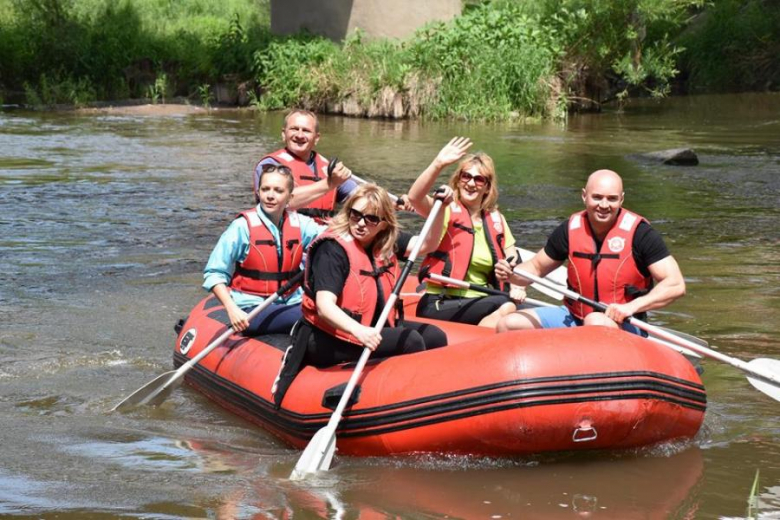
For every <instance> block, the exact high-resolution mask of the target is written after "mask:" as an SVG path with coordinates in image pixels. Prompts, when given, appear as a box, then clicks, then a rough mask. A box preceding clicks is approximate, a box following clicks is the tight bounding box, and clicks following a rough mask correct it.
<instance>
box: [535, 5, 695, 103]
mask: <svg viewBox="0 0 780 520" xmlns="http://www.w3.org/2000/svg"><path fill="white" fill-rule="evenodd" d="M702 3H703V0H540V1H539V3H538V5H537V8H538V11H539V12H540V16H541V17H542V23H543V24H544V25H547V26H549V27H550V28H552V29H553V30H554V31H555V32H556V33H557V34H559V35H560V37H561V45H562V46H563V49H564V56H565V57H564V60H563V64H562V68H563V69H570V70H577V71H584V70H585V69H587V72H585V73H584V74H587V75H589V76H591V78H594V79H596V80H598V79H600V78H605V77H608V76H610V75H613V74H614V75H617V77H618V80H619V82H622V83H623V85H624V86H625V88H637V87H640V88H642V89H645V90H647V91H648V92H649V93H650V94H651V95H654V96H661V95H664V94H665V93H666V92H668V90H669V81H670V80H671V79H672V78H674V77H675V76H676V75H677V72H678V71H677V69H676V66H675V64H676V56H677V55H678V54H679V53H680V52H681V49H680V48H679V47H676V46H674V45H672V44H671V36H670V35H673V34H676V32H677V31H679V30H680V27H681V26H682V25H683V24H684V23H685V21H686V19H687V16H688V11H689V9H690V8H693V7H697V6H700V5H702ZM588 80H589V78H579V81H580V82H586V81H588ZM626 94H627V91H624V93H623V94H622V96H625V95H626Z"/></svg>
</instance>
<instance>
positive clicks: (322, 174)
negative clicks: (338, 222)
mask: <svg viewBox="0 0 780 520" xmlns="http://www.w3.org/2000/svg"><path fill="white" fill-rule="evenodd" d="M269 158H270V159H273V160H275V161H276V162H278V163H279V164H281V165H283V166H287V167H288V168H290V169H291V170H292V173H293V177H294V178H295V186H296V187H300V186H307V185H309V184H314V183H315V182H317V181H319V180H322V179H326V178H327V177H328V161H327V159H325V157H323V156H322V155H320V154H318V153H316V152H314V164H315V166H316V168H315V169H316V172H312V170H311V168H309V165H308V164H307V163H306V161H303V160H301V159H299V158H298V156H297V155H295V154H292V153H290V152H288V151H287V149H286V148H281V149H279V150H276V151H275V152H272V153H270V154H268V155H266V156H265V157H263V158H262V159H261V160H260V162H263V161H264V160H266V159H269ZM260 162H258V163H257V164H258V165H259V164H260ZM255 169H257V166H255ZM336 196H337V190H330V191H328V193H326V194H325V195H323V196H322V197H320V198H319V199H317V200H315V201H313V202H310V203H309V204H307V205H306V207H305V208H302V209H299V210H298V212H299V213H301V214H302V215H307V216H309V217H312V218H316V219H318V221H320V222H322V220H323V219H326V218H329V217H332V216H333V215H334V209H335V208H336Z"/></svg>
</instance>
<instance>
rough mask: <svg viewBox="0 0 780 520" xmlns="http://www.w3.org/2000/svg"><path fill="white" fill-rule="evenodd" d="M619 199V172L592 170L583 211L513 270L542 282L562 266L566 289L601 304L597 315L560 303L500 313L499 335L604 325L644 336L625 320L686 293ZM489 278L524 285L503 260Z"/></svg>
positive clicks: (659, 248)
mask: <svg viewBox="0 0 780 520" xmlns="http://www.w3.org/2000/svg"><path fill="white" fill-rule="evenodd" d="M623 199H624V193H623V180H622V179H621V178H620V175H618V174H617V173H615V172H613V171H611V170H598V171H595V172H593V173H592V174H591V175H590V177H588V182H587V184H586V185H585V188H583V190H582V202H583V203H584V204H585V211H580V212H577V213H575V214H573V215H572V216H571V217H569V219H568V220H566V221H565V222H563V223H561V225H560V226H558V227H557V228H556V229H555V231H553V233H552V234H551V235H550V237H549V238H548V239H547V244H546V245H545V246H544V249H542V250H541V251H539V252H538V253H537V254H536V256H534V257H533V258H532V259H531V260H529V261H527V262H524V263H522V264H520V265H519V266H517V268H518V269H522V270H524V271H527V272H529V273H532V274H535V275H537V276H542V277H543V276H547V274H549V273H550V272H551V271H553V270H554V269H555V268H557V267H558V266H560V265H562V264H563V263H564V262H566V261H568V284H569V287H570V288H571V289H572V290H574V291H576V292H578V293H580V294H582V295H583V296H586V297H588V298H590V299H593V300H596V301H599V302H602V303H604V304H607V305H608V306H607V310H606V311H605V312H596V311H593V309H592V308H590V307H589V306H587V305H585V304H582V303H579V302H575V301H571V300H569V299H568V298H567V299H566V300H565V301H564V303H565V305H564V306H561V307H541V308H537V309H533V310H522V311H518V312H515V313H512V314H509V315H507V316H504V317H503V318H502V319H501V320H500V321H499V323H498V326H497V330H498V332H506V331H509V330H518V329H541V328H556V327H575V326H579V325H604V326H607V327H615V328H617V327H621V328H623V329H624V330H626V331H629V332H633V333H635V334H640V335H646V334H644V333H642V331H640V330H639V329H638V328H636V327H634V326H633V325H630V324H629V323H628V322H627V321H625V319H626V318H627V317H629V316H636V317H637V318H640V319H644V316H645V313H646V312H647V311H649V310H653V309H659V308H661V307H665V306H667V305H669V304H670V303H672V302H673V301H675V300H676V299H677V298H680V297H681V296H683V295H684V294H685V281H684V280H683V276H682V273H681V272H680V267H679V266H678V265H677V261H676V260H675V259H674V257H672V255H671V254H670V253H669V250H668V249H667V248H666V244H665V243H664V241H663V239H662V238H661V235H660V234H659V233H658V232H657V231H656V230H654V229H653V228H652V227H650V223H649V222H648V221H647V220H645V219H644V218H643V217H641V216H640V215H637V214H636V213H633V212H631V211H629V210H627V209H625V208H623ZM496 276H497V277H498V279H499V280H508V281H510V282H511V283H513V284H515V285H523V286H525V285H528V284H529V281H528V280H526V279H525V278H523V277H521V276H519V275H517V274H514V273H513V272H512V268H511V267H510V266H509V264H508V263H507V262H506V261H504V260H502V261H500V262H499V263H498V264H497V265H496Z"/></svg>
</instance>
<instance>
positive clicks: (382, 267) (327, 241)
mask: <svg viewBox="0 0 780 520" xmlns="http://www.w3.org/2000/svg"><path fill="white" fill-rule="evenodd" d="M442 197H443V198H444V199H445V200H451V199H452V193H451V192H445V193H444V194H443V195H442ZM441 226H442V219H441V218H438V219H436V220H435V221H434V222H433V224H432V227H431V232H430V233H429V234H428V237H427V238H426V237H413V236H412V235H411V234H409V233H406V232H402V231H400V230H399V225H398V222H397V220H396V213H395V208H394V205H393V203H392V201H391V200H390V197H389V196H388V194H387V192H386V191H385V190H384V189H382V188H380V187H378V186H377V185H375V184H364V185H361V186H360V187H359V188H358V189H357V190H356V191H355V193H354V194H353V195H352V197H350V198H349V199H348V200H347V202H346V204H345V205H344V206H343V207H342V208H341V211H339V213H338V214H337V215H336V216H335V217H334V218H333V220H332V222H331V224H330V226H329V228H328V230H327V232H326V233H324V234H323V235H322V236H320V237H319V238H318V239H317V240H316V241H315V242H314V243H313V244H312V246H311V248H310V249H309V252H308V260H307V264H308V265H307V267H306V276H305V282H304V297H303V304H302V307H303V317H304V320H303V322H302V323H301V325H300V328H299V330H298V331H297V336H296V349H300V350H299V352H302V351H303V350H304V349H305V354H304V355H303V363H304V364H307V365H314V366H318V367H325V366H331V365H335V364H337V363H343V362H345V361H354V360H357V359H358V358H359V357H360V354H361V351H362V347H368V348H370V349H371V350H372V351H374V355H375V356H376V357H387V356H392V355H397V354H407V353H411V352H419V351H422V350H426V349H431V348H436V347H442V346H444V345H445V344H446V342H447V337H446V335H445V334H444V332H443V331H442V330H441V329H439V328H438V327H436V326H434V325H425V324H422V323H416V322H412V321H407V320H404V321H400V319H399V317H398V316H397V315H396V312H395V310H393V311H392V312H391V313H390V316H389V318H388V320H387V324H386V325H385V327H384V328H383V329H382V331H381V333H379V332H376V331H375V330H374V328H373V325H374V324H375V323H376V322H377V320H378V319H379V316H380V314H381V312H382V309H383V308H384V305H385V301H386V299H387V297H388V296H390V293H391V292H392V289H393V286H394V284H395V281H396V279H397V277H398V275H399V274H400V271H401V269H400V266H399V265H398V264H399V260H398V256H404V255H406V254H409V253H410V252H411V250H412V248H413V246H414V241H415V240H425V242H423V245H422V247H421V252H423V253H424V252H428V251H432V250H433V248H435V247H436V243H437V241H438V235H439V234H440V233H441ZM299 345H300V346H299Z"/></svg>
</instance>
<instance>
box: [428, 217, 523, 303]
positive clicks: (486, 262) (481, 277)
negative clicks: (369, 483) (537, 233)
mask: <svg viewBox="0 0 780 520" xmlns="http://www.w3.org/2000/svg"><path fill="white" fill-rule="evenodd" d="M449 222H450V208H449V206H448V207H447V208H446V209H445V212H444V223H443V225H442V231H441V237H440V240H441V238H444V235H446V234H447V227H448V226H449ZM501 223H502V224H503V225H504V249H505V250H506V249H508V248H510V247H512V246H514V245H515V237H514V235H512V231H511V230H510V229H509V226H508V225H507V223H506V219H505V218H504V215H501ZM493 267H494V266H493V257H491V256H490V246H489V245H488V237H487V235H486V234H485V232H484V230H483V225H482V221H480V222H479V223H478V224H474V251H473V252H472V254H471V263H470V264H469V268H468V271H466V280H465V281H466V282H468V283H470V284H474V285H482V286H485V285H488V279H489V278H490V274H491V273H492V272H493ZM426 292H427V293H428V294H442V293H444V294H447V295H449V296H459V297H463V298H477V297H480V296H485V294H484V293H481V292H479V291H473V290H471V289H460V288H456V287H447V288H444V287H442V286H440V285H437V284H434V283H430V282H429V283H428V284H427V289H426Z"/></svg>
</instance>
